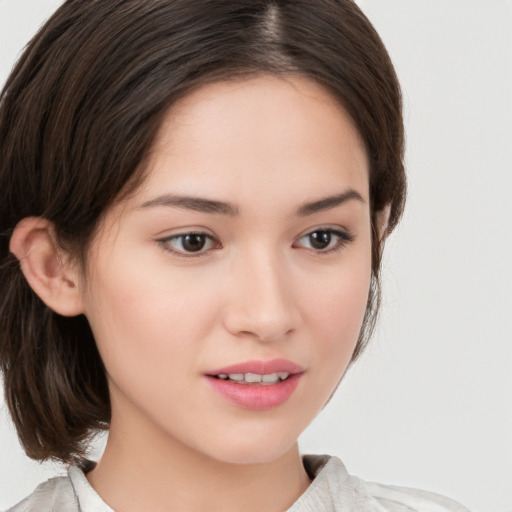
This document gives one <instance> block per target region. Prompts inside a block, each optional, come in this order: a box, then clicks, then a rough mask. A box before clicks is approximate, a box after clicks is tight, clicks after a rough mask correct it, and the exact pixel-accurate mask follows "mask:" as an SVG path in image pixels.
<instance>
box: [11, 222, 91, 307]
mask: <svg viewBox="0 0 512 512" xmlns="http://www.w3.org/2000/svg"><path fill="white" fill-rule="evenodd" d="M9 249H10V251H11V252H12V253H13V254H14V255H15V256H16V257H17V258H18V260H19V262H20V266H21V270H22V272H23V274H24V276H25V279H26V280H27V282H28V284H29V285H30V287H31V288H32V290H34V292H35V293H36V294H37V295H38V296H39V298H40V299H41V300H42V301H43V302H44V303H45V304H46V305H47V306H48V307H50V308H51V309H52V310H53V311H55V312H56V313H58V314H60V315H63V316H76V315H79V314H81V313H83V305H82V297H81V294H80V289H79V287H78V272H77V269H76V268H75V266H74V265H71V264H70V263H69V258H68V257H67V254H66V253H65V252H64V251H63V250H62V249H61V248H59V247H58V244H57V243H56V241H55V236H54V229H53V224H52V223H51V222H49V221H48V220H46V219H43V218H41V217H27V218H25V219H23V220H22V221H20V222H19V223H18V225H17V226H16V227H15V228H14V232H13V234H12V237H11V242H10V246H9Z"/></svg>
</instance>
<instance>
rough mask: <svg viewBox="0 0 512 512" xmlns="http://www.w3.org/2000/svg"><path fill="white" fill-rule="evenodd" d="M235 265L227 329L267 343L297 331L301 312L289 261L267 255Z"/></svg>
mask: <svg viewBox="0 0 512 512" xmlns="http://www.w3.org/2000/svg"><path fill="white" fill-rule="evenodd" d="M260 252H261V251H260ZM235 267H236V268H235V269H234V271H233V272H231V273H230V275H231V279H230V292H229V303H228V305H227V309H226V314H225V316H224V322H225V327H226V329H227V330H228V331H229V332H230V333H232V334H233V335H235V336H237V337H243V336H248V337H252V338H255V339H258V340H260V341H265V342H272V341H278V340H280V339H283V338H284V337H286V336H287V335H289V334H290V333H291V332H293V331H294V330H295V329H296V328H297V326H298V322H299V320H300V315H299V311H298V308H297V304H296V297H295V294H294V291H293V284H292V280H291V277H290V272H288V271H287V269H286V263H285V262H283V261H279V258H278V257H276V256H272V255H269V254H266V255H264V256H260V257H256V256H253V257H251V258H246V259H245V260H244V261H243V262H239V263H238V264H237V265H235Z"/></svg>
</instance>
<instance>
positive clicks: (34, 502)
mask: <svg viewBox="0 0 512 512" xmlns="http://www.w3.org/2000/svg"><path fill="white" fill-rule="evenodd" d="M304 467H305V468H306V470H307V472H308V474H309V475H310V477H311V478H313V481H312V483H311V485H310V486H309V487H308V489H307V490H306V492H305V493H304V494H303V495H302V496H301V497H300V498H299V499H298V500H297V501H296V502H295V503H294V504H293V505H292V506H291V507H290V508H289V509H288V510H287V511H286V512H469V510H468V509H467V508H466V507H463V506H462V505H459V504H458V503H456V502H454V501H453V500H450V499H448V498H445V497H444V496H440V495H438V494H433V493H430V492H426V491H419V490H417V489H409V488H405V487H394V486H390V485H381V484H375V483H370V482H365V481H364V480H360V479H359V478H357V477H355V476H352V475H349V474H348V472H347V470H346V468H345V466H344V465H343V463H342V462H341V460H340V459H338V458H337V457H330V456H328V455H306V456H304ZM6 512H114V510H113V509H112V508H110V507H109V506H108V505H107V504H106V503H105V502H104V501H103V500H102V499H101V498H100V497H99V495H98V494H97V493H96V491H95V490H94V489H93V488H92V487H91V485H90V484H89V482H88V480H87V478H86V477H85V474H84V473H83V471H82V470H81V469H79V468H78V467H76V466H72V467H71V468H70V469H69V471H68V474H67V476H61V477H56V478H52V479H50V480H48V481H47V482H44V483H42V484H41V485H39V486H38V487H37V488H36V490H35V491H34V492H33V493H32V494H31V495H30V496H29V497H28V498H25V499H24V500H23V501H21V502H20V503H18V504H17V505H15V506H14V507H12V508H10V509H9V510H7V511H6Z"/></svg>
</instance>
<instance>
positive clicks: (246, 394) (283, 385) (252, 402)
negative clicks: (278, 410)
mask: <svg viewBox="0 0 512 512" xmlns="http://www.w3.org/2000/svg"><path fill="white" fill-rule="evenodd" d="M304 372H305V370H304V368H303V367H301V366H299V365H297V364H295V363H292V362H291V361H288V360H285V359H273V360H270V361H247V362H245V363H240V364H235V365H231V366H227V367H224V368H219V369H217V370H214V371H211V372H208V373H207V374H206V375H205V377H206V378H207V380H208V382H209V384H210V385H211V386H212V388H213V389H214V390H215V391H216V392H217V393H218V394H220V395H221V396H223V397H224V398H226V399H227V400H228V401H230V402H231V403H233V404H235V405H236V406H238V407H242V408H244V409H251V410H259V411H261V410H265V409H271V408H273V407H277V406H278V405H281V404H283V403H284V402H286V401H287V400H288V399H289V398H290V397H291V395H292V394H293V392H294V391H295V389H296V388H297V386H298V384H299V381H300V379H301V377H302V375H303V374H304Z"/></svg>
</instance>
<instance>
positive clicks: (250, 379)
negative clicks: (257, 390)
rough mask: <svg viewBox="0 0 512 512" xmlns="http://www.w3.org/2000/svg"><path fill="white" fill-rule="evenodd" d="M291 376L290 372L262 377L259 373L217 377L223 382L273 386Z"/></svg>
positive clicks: (224, 374)
mask: <svg viewBox="0 0 512 512" xmlns="http://www.w3.org/2000/svg"><path fill="white" fill-rule="evenodd" d="M289 376H290V374H289V373H288V372H278V373H266V374H264V375H260V374H259V373H229V374H226V373H221V374H219V375H217V378H218V379H222V380H230V381H231V382H236V383H237V384H263V385H271V384H277V383H278V382H282V381H283V380H286V379H287V378H288V377H289Z"/></svg>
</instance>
